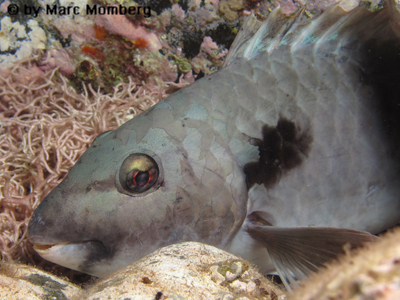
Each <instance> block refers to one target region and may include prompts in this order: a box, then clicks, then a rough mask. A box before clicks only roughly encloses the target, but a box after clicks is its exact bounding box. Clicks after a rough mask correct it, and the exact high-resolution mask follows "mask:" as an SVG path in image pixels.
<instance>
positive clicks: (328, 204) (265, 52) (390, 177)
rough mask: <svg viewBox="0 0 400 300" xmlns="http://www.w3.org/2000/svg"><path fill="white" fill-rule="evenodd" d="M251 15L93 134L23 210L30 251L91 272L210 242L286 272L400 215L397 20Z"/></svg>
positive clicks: (290, 276)
mask: <svg viewBox="0 0 400 300" xmlns="http://www.w3.org/2000/svg"><path fill="white" fill-rule="evenodd" d="M386 6H388V7H387V8H384V9H382V10H380V11H378V12H376V13H370V12H368V11H367V10H365V9H363V8H356V9H354V10H352V11H351V12H345V11H344V10H342V8H341V7H340V6H339V5H336V6H333V7H331V8H330V9H328V10H327V11H326V12H325V13H324V14H322V15H321V16H320V17H318V18H317V19H315V20H313V21H309V20H306V18H305V16H304V11H303V10H300V11H299V12H298V13H297V14H296V15H295V16H293V17H292V18H287V17H286V16H284V15H283V14H282V13H281V11H280V9H279V8H278V9H275V10H274V11H273V12H272V13H271V15H270V16H269V18H268V19H267V21H266V22H264V23H260V22H259V21H257V20H256V19H255V17H254V16H249V18H248V19H247V21H246V22H245V25H244V28H243V30H242V31H241V32H240V33H239V34H238V37H237V38H236V40H235V42H234V44H233V46H232V49H231V50H230V53H229V54H228V58H227V60H226V61H225V63H224V68H223V69H221V70H220V71H218V72H216V73H214V74H212V75H210V76H207V77H205V78H203V79H200V80H198V81H196V82H194V83H193V84H191V85H190V86H188V87H186V88H184V89H182V90H180V91H178V92H176V93H174V94H173V95H171V96H170V97H168V98H166V99H165V100H164V101H162V102H160V103H159V104H157V105H155V106H154V107H152V108H151V109H149V110H148V111H146V112H144V113H142V114H141V115H139V116H137V117H135V118H134V119H133V120H131V121H129V122H127V123H125V124H123V125H122V126H121V127H119V128H118V129H116V130H114V131H111V132H107V133H104V134H102V135H100V136H99V137H98V138H97V139H96V140H95V141H94V142H93V144H92V146H91V147H90V148H89V149H88V150H87V151H86V152H85V153H84V155H83V156H82V157H81V158H80V159H79V161H78V162H77V164H76V165H75V166H74V167H73V168H72V169H71V170H70V172H69V174H68V175H67V177H66V178H65V179H64V181H63V182H62V183H61V184H60V185H59V186H57V187H56V188H55V189H54V190H53V191H52V192H51V193H50V194H49V195H48V196H47V197H46V198H45V199H44V200H43V202H42V203H41V204H40V206H39V207H38V208H37V209H36V211H35V212H34V215H33V216H32V219H31V221H30V224H29V229H28V230H29V236H30V239H31V240H32V242H33V243H34V244H35V250H36V251H37V252H38V253H39V254H40V255H41V256H42V257H44V258H46V259H48V260H50V261H53V262H56V263H58V264H61V265H64V266H66V267H69V268H72V269H76V270H80V271H83V272H86V273H89V274H93V275H95V276H100V277H105V276H107V275H109V274H110V273H112V272H114V271H116V270H118V269H120V268H122V267H124V266H126V265H128V264H129V263H131V262H133V261H135V260H138V259H140V258H142V257H143V256H145V255H147V254H149V253H151V252H152V251H154V250H156V249H158V248H159V247H162V246H166V245H169V244H173V243H179V242H184V241H199V242H203V243H207V244H211V245H214V246H217V247H220V248H222V249H225V250H228V251H230V252H232V253H234V254H237V255H240V256H242V257H243V258H245V259H248V260H250V261H251V262H253V263H255V264H257V265H258V267H259V268H260V270H261V271H263V272H268V271H273V270H274V269H275V270H277V271H278V272H279V274H280V275H281V277H282V279H283V281H284V283H285V284H286V286H287V287H288V288H289V289H290V287H289V283H294V282H295V280H296V279H303V278H305V277H306V276H307V275H309V274H310V273H311V272H312V271H315V270H316V269H317V268H318V267H319V266H321V265H323V264H324V263H325V262H326V261H327V260H330V259H332V258H334V257H335V256H336V255H338V254H340V253H342V252H343V248H342V247H343V245H345V244H346V243H350V245H352V246H353V247H357V246H360V245H362V243H363V242H366V241H373V240H374V239H375V237H374V236H373V235H371V234H370V233H373V234H376V233H379V232H380V231H382V230H384V229H387V228H389V227H390V226H393V225H395V224H396V223H398V221H399V219H400V200H399V199H398V195H399V194H400V193H399V192H400V186H399V185H398V184H397V182H398V179H399V171H400V170H399V154H398V153H397V152H398V151H397V149H398V147H399V146H400V145H399V141H398V138H397V137H398V136H399V133H400V126H399V125H397V120H398V117H399V116H400V112H399V107H398V105H397V103H398V102H399V100H398V94H399V93H398V92H399V88H397V86H396V84H392V83H391V80H393V78H398V76H399V75H400V74H399V73H400V68H399V67H400V56H399V55H398V54H399V53H400V42H399V39H398V38H397V35H396V34H397V27H396V26H397V25H396V23H395V22H391V21H389V20H393V21H396V20H399V17H398V12H397V11H396V10H394V8H395V3H394V2H393V1H392V2H388V3H386Z"/></svg>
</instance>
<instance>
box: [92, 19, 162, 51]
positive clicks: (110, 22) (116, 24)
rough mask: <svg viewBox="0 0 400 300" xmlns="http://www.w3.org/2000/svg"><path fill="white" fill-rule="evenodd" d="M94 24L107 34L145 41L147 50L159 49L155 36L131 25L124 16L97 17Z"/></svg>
mask: <svg viewBox="0 0 400 300" xmlns="http://www.w3.org/2000/svg"><path fill="white" fill-rule="evenodd" d="M95 22H96V24H97V25H99V26H103V27H104V28H105V29H106V30H107V31H108V32H111V33H115V34H118V35H121V36H124V37H126V38H128V39H131V40H134V41H136V40H145V41H146V42H147V49H148V50H150V51H155V50H159V49H161V43H160V40H159V39H158V37H157V36H156V34H154V33H152V32H148V31H147V30H146V28H144V27H142V26H138V25H134V24H132V23H131V22H130V21H129V20H128V19H127V18H126V17H125V16H124V15H111V14H110V15H107V14H105V15H98V16H96V19H95Z"/></svg>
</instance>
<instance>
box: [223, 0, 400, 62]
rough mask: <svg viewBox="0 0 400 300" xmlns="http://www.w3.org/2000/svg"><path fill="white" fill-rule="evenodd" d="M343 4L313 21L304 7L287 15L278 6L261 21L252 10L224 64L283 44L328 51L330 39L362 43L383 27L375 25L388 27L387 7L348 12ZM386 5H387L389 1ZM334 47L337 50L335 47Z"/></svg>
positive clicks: (398, 17) (398, 21)
mask: <svg viewBox="0 0 400 300" xmlns="http://www.w3.org/2000/svg"><path fill="white" fill-rule="evenodd" d="M389 1H390V6H392V7H391V12H392V13H393V16H391V20H392V22H391V23H392V24H391V25H389V26H392V27H393V29H394V31H395V32H396V33H399V31H400V14H399V12H398V11H397V10H396V3H395V1H394V0H389ZM342 5H343V4H341V3H340V2H339V3H337V4H335V5H333V6H331V7H330V8H329V9H327V10H326V11H325V12H324V13H323V14H322V15H320V16H319V17H317V18H315V19H314V20H311V19H307V18H306V17H305V13H304V11H305V7H302V8H301V9H300V10H299V11H298V12H297V13H296V14H295V15H294V16H292V17H287V16H286V15H284V14H283V13H282V10H281V8H280V7H279V6H278V7H277V8H275V9H274V10H273V11H272V12H271V14H270V15H269V16H268V18H267V19H266V20H265V21H264V22H261V21H258V20H257V18H256V17H255V16H254V14H253V13H252V14H250V15H249V16H248V17H247V18H246V20H245V22H244V25H243V27H242V29H241V30H240V32H239V33H238V35H237V36H236V38H235V41H234V42H233V44H232V46H231V49H230V51H229V53H228V55H227V58H226V60H225V62H224V65H223V67H226V66H227V65H229V64H230V63H232V62H233V61H234V60H236V59H238V58H241V57H246V58H248V59H251V58H253V57H254V56H256V55H257V54H259V53H261V52H264V51H268V52H271V51H273V50H275V49H277V48H279V46H281V45H290V46H291V49H292V50H291V51H292V52H296V50H299V49H301V48H303V47H304V46H306V45H312V46H313V47H314V51H315V52H317V51H318V50H319V47H322V48H323V49H324V50H325V51H326V49H327V46H329V43H327V42H329V41H331V40H333V41H335V43H334V44H335V45H334V46H337V43H340V42H342V41H344V42H345V43H349V42H351V39H353V40H357V43H359V44H360V43H362V42H364V41H366V40H368V39H370V38H371V36H373V35H374V34H376V33H377V32H378V31H379V30H380V29H381V28H380V27H379V26H376V25H381V26H388V25H387V24H385V22H383V21H382V20H384V19H387V18H388V14H387V13H388V12H387V11H386V10H387V8H384V9H382V10H381V11H378V12H376V13H372V12H370V11H368V10H367V9H366V8H364V7H356V8H354V9H352V10H351V11H350V12H348V11H346V10H344V9H343V7H342ZM385 6H386V7H387V6H388V5H387V3H385ZM385 11H386V12H385ZM358 33H362V36H358V35H357V34H358ZM350 36H353V37H352V38H350V39H349V37H350ZM334 46H333V47H334ZM332 49H333V51H334V48H332Z"/></svg>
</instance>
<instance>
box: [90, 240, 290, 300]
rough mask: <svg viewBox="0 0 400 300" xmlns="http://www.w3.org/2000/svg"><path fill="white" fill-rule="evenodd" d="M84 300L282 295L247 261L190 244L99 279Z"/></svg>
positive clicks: (207, 299) (155, 254)
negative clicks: (104, 278) (106, 277)
mask: <svg viewBox="0 0 400 300" xmlns="http://www.w3.org/2000/svg"><path fill="white" fill-rule="evenodd" d="M229 274H230V275H229ZM232 274H233V276H232ZM230 276H231V277H230ZM233 277H234V280H232V278H233ZM242 278H243V279H244V280H242ZM85 299H88V300H95V299H135V300H139V299H146V300H147V299H196V300H200V299H205V300H211V299H215V300H217V299H220V300H222V299H224V300H227V299H232V300H233V299H235V300H236V299H243V300H244V299H276V300H278V299H284V294H283V292H282V291H281V290H280V289H279V288H277V287H276V286H275V285H274V284H272V283H271V282H270V281H269V280H268V279H266V278H265V277H264V276H263V275H262V274H260V273H258V272H257V271H256V269H254V267H252V266H251V265H250V264H249V263H248V262H246V261H244V260H241V259H240V258H238V257H236V256H234V255H232V254H229V253H227V252H225V251H223V250H220V249H218V248H215V247H212V246H208V245H204V244H200V243H195V242H187V243H181V244H176V245H171V246H168V247H165V248H162V249H159V250H157V251H155V252H154V253H153V254H150V255H148V256H146V257H145V258H143V259H141V260H140V261H138V262H136V263H134V264H132V265H131V266H129V267H128V268H126V269H124V270H122V271H120V272H117V273H115V274H114V275H113V276H111V277H110V278H108V279H106V280H102V281H100V282H98V283H96V284H95V285H94V286H92V287H90V288H89V289H88V290H87V291H86V294H85Z"/></svg>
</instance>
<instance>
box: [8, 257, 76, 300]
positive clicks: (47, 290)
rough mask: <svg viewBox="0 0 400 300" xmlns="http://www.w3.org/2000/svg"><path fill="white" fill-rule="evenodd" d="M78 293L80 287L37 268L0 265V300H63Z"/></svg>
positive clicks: (15, 264)
mask: <svg viewBox="0 0 400 300" xmlns="http://www.w3.org/2000/svg"><path fill="white" fill-rule="evenodd" d="M80 292H81V289H80V287H78V286H76V285H74V284H72V283H70V282H68V281H67V280H65V279H63V278H60V277H57V276H55V275H53V274H50V273H47V272H44V271H42V270H39V269H37V268H34V267H31V266H27V265H22V264H17V263H6V262H2V263H1V264H0V299H10V300H43V299H48V300H53V299H54V300H64V299H71V298H72V297H73V296H75V295H76V294H77V293H80Z"/></svg>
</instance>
